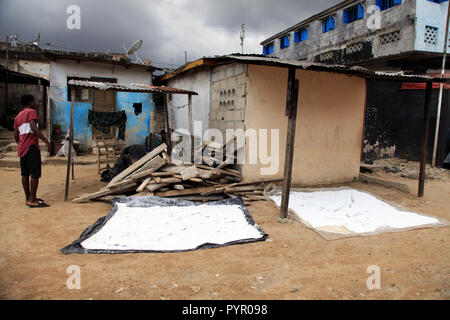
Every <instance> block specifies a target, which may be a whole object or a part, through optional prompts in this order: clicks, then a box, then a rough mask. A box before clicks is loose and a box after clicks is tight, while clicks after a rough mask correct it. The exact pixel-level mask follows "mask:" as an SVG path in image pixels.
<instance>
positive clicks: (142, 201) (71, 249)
mask: <svg viewBox="0 0 450 320" xmlns="http://www.w3.org/2000/svg"><path fill="white" fill-rule="evenodd" d="M117 203H126V204H127V206H128V207H141V208H151V207H155V206H164V207H169V206H179V207H185V206H199V205H208V206H217V205H238V206H239V207H240V209H241V210H242V212H243V213H244V215H245V219H246V220H247V222H248V224H250V225H251V226H253V227H254V228H256V229H257V230H258V231H259V232H260V233H261V235H262V236H261V238H253V239H242V240H237V241H231V242H227V243H224V244H213V243H204V244H202V245H200V246H197V247H196V248H193V249H188V250H169V251H164V250H163V251H157V250H101V249H100V250H97V249H95V250H94V249H85V248H83V247H82V246H81V243H82V242H83V241H84V240H86V239H88V238H89V237H91V236H92V235H94V234H95V233H97V232H99V231H100V230H101V229H102V228H103V227H104V226H105V224H106V223H107V222H108V221H109V219H111V218H112V217H113V216H114V214H115V213H116V212H117V209H118V206H117ZM267 238H268V234H266V233H265V232H264V231H263V230H262V229H261V228H260V226H259V225H257V224H256V222H255V221H254V220H253V218H252V216H251V215H250V213H249V212H248V210H247V207H246V206H245V204H244V202H243V201H242V198H241V197H237V198H232V199H225V200H219V201H214V202H208V203H196V202H192V201H186V200H177V199H170V198H160V197H134V198H130V197H127V198H124V197H121V198H114V199H113V200H112V201H111V210H110V211H109V214H108V215H107V216H105V217H101V218H99V219H98V220H97V221H96V222H95V223H94V224H92V225H90V226H89V227H87V228H86V229H85V230H84V231H83V232H82V233H81V235H80V237H79V238H78V239H77V240H75V241H74V242H73V243H72V244H70V245H68V246H66V247H64V248H63V249H61V252H62V253H64V254H126V253H176V252H188V251H195V250H203V249H211V248H220V247H226V246H231V245H237V244H245V243H251V242H259V241H265V240H267Z"/></svg>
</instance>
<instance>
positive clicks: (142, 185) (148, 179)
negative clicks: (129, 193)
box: [136, 177, 153, 193]
mask: <svg viewBox="0 0 450 320" xmlns="http://www.w3.org/2000/svg"><path fill="white" fill-rule="evenodd" d="M152 179H153V178H151V177H150V178H147V179H145V180H144V181H143V182H142V183H141V185H140V186H139V188H137V189H136V192H138V193H139V192H142V191H144V189H145V188H146V187H147V185H148V184H149V183H150V181H151V180H152Z"/></svg>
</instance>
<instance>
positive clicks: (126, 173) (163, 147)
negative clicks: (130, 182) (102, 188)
mask: <svg viewBox="0 0 450 320" xmlns="http://www.w3.org/2000/svg"><path fill="white" fill-rule="evenodd" d="M166 150H167V145H166V144H165V143H163V144H161V145H160V146H158V147H157V148H155V149H153V150H152V151H151V152H150V153H148V154H146V155H145V156H143V157H142V158H141V159H139V160H138V161H136V162H135V163H133V164H132V165H131V166H129V167H128V168H126V169H125V170H123V171H122V172H121V173H119V174H118V175H117V176H115V177H114V178H113V179H112V180H111V182H110V183H109V185H113V184H114V183H116V182H119V181H122V180H123V179H125V178H126V177H127V176H129V175H130V174H132V173H133V172H134V171H136V170H137V169H139V168H140V167H142V166H143V165H145V164H146V163H147V162H149V161H150V160H152V159H153V158H154V157H156V156H157V155H159V154H160V153H161V152H163V151H166ZM161 160H162V159H161ZM163 161H164V160H163ZM164 163H165V161H164Z"/></svg>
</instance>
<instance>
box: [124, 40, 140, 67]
mask: <svg viewBox="0 0 450 320" xmlns="http://www.w3.org/2000/svg"><path fill="white" fill-rule="evenodd" d="M142 42H143V41H142V40H137V41H135V42H134V43H133V44H132V45H131V46H130V48H129V49H127V48H126V47H125V45H123V48H124V49H125V52H126V55H127V57H128V58H129V57H130V55H133V54H134V56H135V57H136V63H140V64H144V62H143V61H142V60H141V59H140V58H139V57H138V55H137V51H138V50H139V49H140V48H141V46H142Z"/></svg>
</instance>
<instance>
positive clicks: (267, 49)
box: [261, 0, 450, 72]
mask: <svg viewBox="0 0 450 320" xmlns="http://www.w3.org/2000/svg"><path fill="white" fill-rule="evenodd" d="M448 5H449V1H448V0H363V1H362V0H346V1H343V2H341V3H339V4H338V5H336V6H334V7H331V8H329V9H327V10H325V11H322V12H321V13H319V14H316V15H314V16H312V17H310V18H309V19H306V20H304V21H302V22H300V23H298V24H296V25H294V26H292V27H290V28H288V29H286V30H284V31H281V32H279V33H277V34H275V35H273V36H271V37H270V38H268V39H266V40H264V41H263V42H261V45H262V46H263V54H265V55H269V56H275V57H279V58H282V59H293V60H306V61H313V62H321V63H334V64H357V65H362V66H366V67H370V68H372V69H387V68H388V69H402V70H412V71H414V72H422V71H426V70H427V69H438V68H439V67H440V64H441V57H442V53H443V50H444V43H445V29H446V28H445V27H446V26H445V23H446V21H447V11H448ZM447 36H449V35H447ZM448 46H449V48H450V41H449V44H448Z"/></svg>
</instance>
